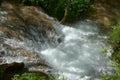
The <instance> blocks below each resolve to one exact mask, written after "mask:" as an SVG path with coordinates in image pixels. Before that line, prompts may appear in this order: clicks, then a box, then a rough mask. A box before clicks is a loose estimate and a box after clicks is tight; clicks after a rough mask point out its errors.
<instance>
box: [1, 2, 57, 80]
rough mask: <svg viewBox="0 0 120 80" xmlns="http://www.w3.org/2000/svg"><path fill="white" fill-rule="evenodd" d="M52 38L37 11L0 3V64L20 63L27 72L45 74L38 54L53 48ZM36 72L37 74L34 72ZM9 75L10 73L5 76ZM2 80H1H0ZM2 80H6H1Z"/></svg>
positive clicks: (50, 29) (46, 21)
mask: <svg viewBox="0 0 120 80" xmlns="http://www.w3.org/2000/svg"><path fill="white" fill-rule="evenodd" d="M55 34H56V32H55V30H54V28H53V27H52V23H51V20H50V18H48V17H47V16H46V15H45V14H44V13H42V9H41V8H37V7H33V6H20V5H17V6H16V5H15V4H12V3H9V2H7V0H5V1H4V0H3V1H2V2H1V5H0V64H1V65H3V64H6V63H12V62H24V63H25V66H26V67H27V68H28V69H30V70H31V71H32V70H33V69H34V70H36V69H39V71H40V72H43V73H46V72H45V71H48V72H49V69H50V68H49V66H48V64H47V63H46V62H45V60H43V58H42V56H41V55H40V53H39V52H40V50H42V49H44V48H45V47H47V46H48V45H49V44H54V42H55V41H56V39H55V38H54V35H55ZM36 71H37V70H36ZM8 73H10V72H8ZM0 80H3V79H0ZM5 80H6V79H5Z"/></svg>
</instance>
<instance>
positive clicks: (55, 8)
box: [21, 0, 92, 21]
mask: <svg viewBox="0 0 120 80" xmlns="http://www.w3.org/2000/svg"><path fill="white" fill-rule="evenodd" d="M91 1H92V0H71V2H70V8H69V11H68V19H67V20H68V21H73V20H75V19H77V18H80V17H82V16H85V14H87V13H88V12H89V11H90V10H91V6H90V5H91ZM21 3H22V4H27V5H38V6H41V7H42V8H43V9H44V10H45V11H46V12H47V13H48V14H49V15H51V16H53V17H56V18H57V19H58V20H61V19H62V18H63V16H64V12H65V8H66V6H67V0H22V1H21Z"/></svg>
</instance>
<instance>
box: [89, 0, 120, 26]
mask: <svg viewBox="0 0 120 80" xmlns="http://www.w3.org/2000/svg"><path fill="white" fill-rule="evenodd" d="M93 2H94V3H93V7H94V8H95V12H94V13H92V14H90V19H92V20H94V21H96V22H98V23H100V24H101V25H103V26H105V27H108V28H109V27H111V26H112V25H115V24H117V23H118V21H119V19H120V4H119V3H120V0H114V1H113V0H109V1H108V0H93Z"/></svg>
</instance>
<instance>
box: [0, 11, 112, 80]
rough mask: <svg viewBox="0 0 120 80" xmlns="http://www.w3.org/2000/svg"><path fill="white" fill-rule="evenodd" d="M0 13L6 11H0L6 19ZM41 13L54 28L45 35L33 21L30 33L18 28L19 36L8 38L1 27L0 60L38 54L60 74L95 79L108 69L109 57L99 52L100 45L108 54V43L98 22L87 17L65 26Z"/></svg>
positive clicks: (34, 58) (69, 78) (24, 58)
mask: <svg viewBox="0 0 120 80" xmlns="http://www.w3.org/2000/svg"><path fill="white" fill-rule="evenodd" d="M41 13H42V12H41ZM3 14H5V15H7V14H8V13H7V12H5V11H4V12H2V11H1V12H0V18H1V19H0V22H4V21H6V20H7V18H6V17H5V16H2V15H3ZM42 14H43V15H45V16H46V18H47V19H49V20H51V23H52V25H53V28H54V30H55V32H50V31H47V37H44V35H43V34H41V33H39V32H38V30H37V28H36V27H35V25H29V28H28V30H29V31H28V32H29V33H27V32H23V31H21V33H22V35H21V36H20V38H21V39H22V40H16V39H15V38H9V37H7V36H6V35H5V33H3V32H2V31H0V55H2V57H1V56H0V60H1V59H2V61H1V64H2V63H11V62H31V61H32V62H35V61H37V60H39V57H38V55H39V56H40V57H42V58H43V59H45V61H46V62H48V64H49V65H50V66H51V67H53V68H54V69H55V71H53V72H54V73H56V74H60V75H63V76H64V77H65V78H66V79H67V80H98V79H100V78H101V76H102V75H103V74H105V73H110V72H111V70H112V68H111V67H110V65H109V59H108V57H107V56H105V55H104V54H102V49H103V48H107V49H108V51H107V54H108V56H109V55H110V54H111V52H110V45H109V44H107V42H106V39H107V36H106V35H104V34H101V31H100V29H99V27H98V25H97V24H95V23H94V22H92V21H90V20H87V21H79V22H76V23H74V24H71V25H70V26H66V25H62V24H60V23H59V22H57V21H54V19H52V18H50V17H49V16H48V15H46V14H44V13H42ZM12 27H13V26H10V28H12ZM23 35H25V36H23ZM26 36H29V37H26ZM4 46H5V47H6V48H5V47H4ZM10 46H11V47H13V48H9V47H10ZM16 53H17V54H16ZM21 53H28V54H21ZM35 54H37V55H35ZM23 55H24V56H23ZM30 55H31V56H30ZM58 79H59V80H60V77H59V78H58Z"/></svg>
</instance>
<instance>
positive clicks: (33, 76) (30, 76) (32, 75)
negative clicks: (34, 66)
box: [12, 73, 55, 80]
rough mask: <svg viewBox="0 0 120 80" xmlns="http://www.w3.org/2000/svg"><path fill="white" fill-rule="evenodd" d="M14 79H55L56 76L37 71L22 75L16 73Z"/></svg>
mask: <svg viewBox="0 0 120 80" xmlns="http://www.w3.org/2000/svg"><path fill="white" fill-rule="evenodd" d="M12 80H55V78H54V77H46V76H43V75H40V74H37V73H24V74H22V75H21V76H20V75H18V74H16V75H15V76H14V77H13V78H12Z"/></svg>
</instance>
